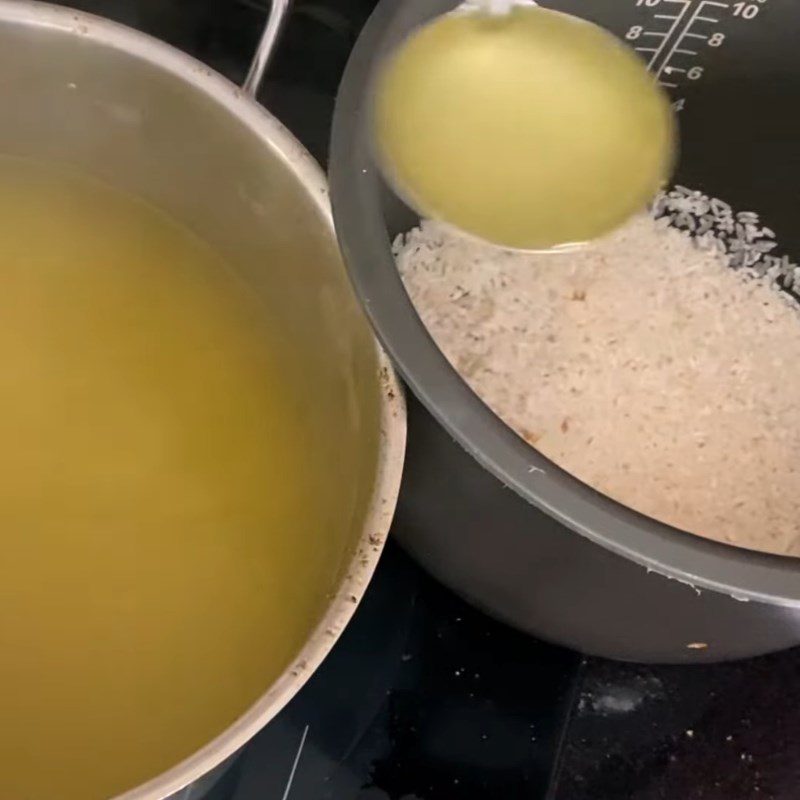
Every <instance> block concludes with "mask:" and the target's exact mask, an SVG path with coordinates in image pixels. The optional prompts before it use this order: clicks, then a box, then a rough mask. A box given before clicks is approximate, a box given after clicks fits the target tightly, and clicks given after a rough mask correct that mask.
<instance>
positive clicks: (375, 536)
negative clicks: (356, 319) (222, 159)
mask: <svg viewBox="0 0 800 800" xmlns="http://www.w3.org/2000/svg"><path fill="white" fill-rule="evenodd" d="M0 19H2V20H3V21H6V22H10V23H18V24H20V25H25V26H29V27H39V28H42V27H44V28H50V29H55V30H58V31H61V32H66V33H69V34H71V35H74V36H76V37H80V38H85V39H89V40H93V41H97V42H99V43H102V44H103V45H105V46H108V47H112V48H114V49H117V50H121V51H124V52H126V53H128V54H130V55H132V56H134V57H135V58H138V59H140V60H142V61H145V62H148V63H150V64H152V65H153V66H155V67H157V68H158V69H160V70H162V71H164V72H167V73H170V74H172V75H173V76H175V77H176V78H178V79H179V80H181V81H184V82H185V83H188V84H189V85H191V86H192V87H194V88H195V89H197V90H199V91H201V92H203V93H204V94H205V95H206V96H207V97H208V98H209V99H211V100H212V101H214V102H215V103H216V104H217V105H218V106H219V107H221V108H224V109H225V110H226V111H227V112H228V113H229V114H231V116H233V117H235V118H236V119H237V120H238V121H239V122H240V123H241V124H243V125H244V126H246V127H247V128H248V129H249V130H250V131H251V132H252V133H253V134H255V135H256V136H257V137H258V138H259V139H260V140H261V141H262V143H263V145H264V146H265V147H266V148H268V149H269V150H270V152H271V153H272V154H273V155H274V156H275V157H276V158H280V159H281V160H282V161H283V162H284V164H285V165H286V166H287V167H288V168H289V169H290V170H291V172H293V173H294V175H295V176H296V178H297V180H298V181H299V182H300V183H301V184H302V185H303V186H304V188H305V189H306V192H307V194H308V196H309V197H310V198H311V199H312V200H313V202H314V203H315V204H316V206H317V208H318V210H319V212H320V217H321V219H322V221H323V223H324V224H325V225H327V226H328V228H329V231H330V235H331V237H332V239H334V238H335V234H334V227H333V219H332V216H331V210H330V201H329V195H328V187H327V182H326V180H325V174H324V173H323V171H322V169H321V168H320V166H319V165H318V164H317V162H316V161H315V160H314V158H313V156H311V154H310V153H309V152H308V151H307V150H306V149H305V148H304V147H303V145H301V144H300V142H299V141H298V140H297V139H296V138H295V137H294V135H293V134H292V133H291V132H290V131H289V130H288V129H287V128H285V127H284V126H283V124H281V123H280V122H279V121H278V120H277V119H276V118H275V117H273V116H272V115H271V114H270V113H269V112H268V111H267V110H266V109H265V108H264V107H262V106H261V105H259V104H258V103H257V102H256V101H255V100H254V99H251V98H250V96H249V95H248V94H247V93H246V92H245V91H243V90H242V89H240V88H239V87H238V86H236V85H235V84H233V83H231V82H230V81H228V80H227V79H226V78H224V77H223V76H221V75H220V74H219V73H217V72H215V71H214V70H212V69H211V68H210V67H208V66H206V65H205V64H203V63H202V62H200V61H198V60H196V59H195V58H193V57H192V56H190V55H188V54H186V53H184V52H182V51H180V50H178V49H176V48H174V47H172V46H171V45H169V44H166V43H165V42H162V41H160V40H158V39H156V38H154V37H152V36H149V35H148V34H145V33H141V32H140V31H136V30H134V29H132V28H129V27H127V26H125V25H122V24H120V23H116V22H113V21H111V20H108V19H105V18H102V17H98V16H95V15H92V14H87V13H85V12H80V11H76V10H74V9H70V8H65V7H63V6H55V5H51V4H49V3H41V2H35V0H0ZM375 351H376V367H377V374H376V382H378V385H379V391H380V423H379V440H378V459H377V464H376V469H375V481H374V488H373V494H372V498H371V500H370V503H369V506H368V508H367V513H366V515H365V519H364V525H363V530H362V532H361V535H360V536H359V538H358V539H357V541H356V542H355V544H354V547H353V552H352V556H351V558H350V561H349V563H348V564H346V567H345V569H343V574H344V577H343V579H342V581H341V584H340V585H339V587H338V589H337V590H336V593H335V595H334V596H333V598H332V599H331V600H330V602H329V605H328V608H327V611H326V612H325V614H324V616H323V617H322V619H321V620H320V621H319V623H318V624H317V626H316V627H315V628H314V630H313V631H312V632H311V634H310V635H309V637H308V639H307V640H306V643H305V645H304V646H303V648H302V649H301V650H300V652H299V653H298V654H297V656H296V657H295V659H294V660H293V661H292V663H291V664H289V666H287V667H286V669H285V670H284V671H283V673H282V674H281V676H280V677H279V678H278V679H277V680H276V681H275V682H274V683H273V684H272V685H271V686H270V687H269V688H268V689H267V690H266V692H265V693H264V694H263V695H262V696H261V697H260V698H259V699H258V700H257V701H256V702H255V703H254V704H253V705H251V706H250V708H249V709H248V710H247V711H245V712H244V713H243V714H242V715H241V716H240V717H239V718H238V719H237V720H236V721H235V722H234V723H233V724H231V725H230V726H229V727H228V728H227V729H225V730H224V731H223V732H222V733H220V734H219V735H218V736H217V737H216V738H214V739H212V740H211V741H210V742H208V743H207V744H206V745H204V746H203V747H202V748H200V749H199V750H197V751H196V752H195V753H193V754H192V755H190V756H189V757H188V758H186V759H184V760H183V761H181V762H179V763H178V764H176V765H175V766H173V767H171V768H170V769H169V770H167V771H166V772H163V773H162V774H161V775H158V776H156V777H154V778H153V779H152V780H149V781H148V782H146V783H144V784H141V785H140V786H137V787H135V788H133V789H131V790H129V791H126V792H125V793H123V794H121V795H118V796H117V797H116V798H114V800H155V798H169V797H170V796H171V795H173V794H175V793H176V792H179V791H181V790H182V789H184V788H186V787H187V786H189V785H190V784H191V783H193V782H194V781H196V780H198V779H199V778H201V777H202V776H203V775H205V774H206V773H207V772H209V771H210V770H212V769H214V767H216V766H218V765H219V764H220V763H222V762H223V761H225V759H227V758H228V757H229V756H231V755H233V754H234V753H235V752H236V751H237V750H239V749H240V748H241V747H242V746H243V745H244V744H246V743H247V742H248V741H249V740H250V739H252V738H253V736H255V735H256V734H257V733H258V732H259V731H260V730H261V728H263V727H264V726H265V725H266V724H267V723H268V722H269V721H270V720H271V719H273V718H274V717H275V716H276V715H277V714H278V713H279V712H280V711H281V709H282V708H283V707H284V706H285V705H286V704H287V703H288V702H289V701H290V700H291V699H292V698H293V697H294V695H295V694H297V692H298V691H299V690H300V689H301V688H302V686H303V684H304V683H305V682H306V681H307V680H308V679H309V678H310V677H311V675H312V674H313V672H314V670H316V668H317V667H318V666H319V665H320V664H321V663H322V661H323V659H324V658H325V656H326V655H327V654H328V652H329V651H330V650H331V648H332V647H333V645H334V644H335V643H336V641H337V639H338V638H339V635H340V634H341V633H342V631H343V630H344V628H345V626H346V625H347V623H348V622H349V621H350V619H351V617H352V616H353V614H354V613H355V610H356V608H357V607H358V603H359V602H360V600H361V598H362V597H363V594H364V592H365V590H366V588H367V585H368V583H369V581H370V579H371V577H372V575H373V573H374V571H375V567H376V566H377V563H378V559H379V558H380V555H381V552H382V551H383V546H384V544H385V541H386V537H387V535H388V532H389V527H390V524H391V521H392V517H393V515H394V510H395V506H396V503H397V495H398V493H399V489H400V478H401V475H402V470H403V461H404V457H405V442H406V414H405V399H404V395H403V391H402V389H401V387H400V384H399V382H398V380H397V377H396V375H395V372H394V369H393V367H392V365H391V364H390V362H389V360H388V359H387V358H386V355H385V354H384V352H383V351H382V349H381V348H380V346H379V345H378V343H377V341H376V343H375Z"/></svg>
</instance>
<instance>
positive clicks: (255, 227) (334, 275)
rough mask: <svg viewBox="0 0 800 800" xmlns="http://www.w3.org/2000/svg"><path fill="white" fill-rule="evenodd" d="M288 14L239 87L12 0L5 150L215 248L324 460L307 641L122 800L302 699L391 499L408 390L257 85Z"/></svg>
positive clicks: (209, 761) (301, 157) (186, 771)
mask: <svg viewBox="0 0 800 800" xmlns="http://www.w3.org/2000/svg"><path fill="white" fill-rule="evenodd" d="M285 9H286V2H285V0H278V2H277V3H276V5H275V7H274V8H273V10H272V13H271V15H270V19H269V22H268V25H267V29H266V31H265V33H264V37H263V39H262V43H261V46H260V47H259V51H258V54H257V57H256V60H255V62H254V66H253V69H252V70H251V74H250V76H249V78H248V81H247V83H246V89H245V90H242V89H239V88H238V87H236V86H233V85H232V84H230V83H229V82H228V81H226V80H225V79H223V78H222V77H220V76H219V75H217V74H215V73H213V72H212V71H211V70H209V69H208V68H207V67H205V66H204V65H203V64H201V63H198V62H197V61H195V60H193V59H192V58H189V57H188V56H186V55H184V54H182V53H180V52H178V51H176V50H174V49H172V48H171V47H169V46H167V45H165V44H162V43H161V42H158V41H156V40H154V39H151V38H149V37H147V36H145V35H142V34H140V33H137V32H135V31H132V30H129V29H127V28H124V27H121V26H119V25H116V24H113V23H110V22H108V21H105V20H102V19H98V18H95V17H90V16H87V15H84V14H79V13H76V12H73V11H70V10H68V9H65V8H59V7H55V6H50V5H44V4H38V3H30V2H21V1H20V0H0V107H2V109H3V117H2V122H0V153H11V154H17V155H21V156H32V157H36V158H40V159H54V160H58V161H62V162H68V163H70V164H73V165H75V166H77V167H78V168H80V169H82V170H85V171H86V172H88V173H91V174H93V175H96V176H98V177H100V178H102V179H104V180H106V181H108V182H110V183H112V184H114V185H115V186H118V187H120V188H123V189H125V190H127V191H129V192H131V193H133V194H136V195H139V196H141V197H143V198H146V199H147V200H149V201H150V202H152V203H153V204H155V205H157V206H159V207H160V208H162V209H164V210H165V211H166V212H167V213H168V214H170V215H171V216H172V217H174V218H175V219H177V220H179V221H181V222H183V223H184V224H185V225H187V226H189V227H190V228H191V229H193V230H195V231H196V232H197V233H198V234H199V235H200V236H201V237H202V238H203V239H205V240H206V241H208V242H209V243H211V244H212V245H213V246H215V247H216V248H217V249H218V250H219V251H220V252H221V253H222V255H223V256H224V257H225V258H226V260H227V262H228V263H229V265H230V266H231V267H232V268H235V269H236V270H237V271H238V273H239V277H240V278H241V279H242V280H243V281H245V282H246V283H247V284H248V285H249V286H250V287H251V288H252V290H253V291H254V292H257V293H258V294H259V296H260V299H261V302H262V305H263V307H264V309H265V311H266V312H267V313H269V315H270V320H271V322H270V324H271V325H272V327H273V328H274V327H275V326H276V325H278V326H280V327H279V330H280V331H281V333H282V335H283V336H284V337H285V339H286V341H287V342H291V343H292V348H293V353H294V356H295V366H296V369H295V374H287V375H286V379H287V380H291V381H296V382H297V385H298V386H299V387H301V388H302V389H303V393H304V397H305V398H307V402H306V403H305V404H304V407H303V413H304V414H305V416H306V419H307V424H308V426H309V429H310V430H311V432H313V437H314V438H313V441H314V443H315V448H316V451H315V453H314V458H316V459H322V460H323V463H329V464H330V486H329V487H328V490H326V496H329V497H330V504H331V508H330V517H331V518H332V519H334V520H336V522H335V524H333V525H332V528H331V531H330V537H329V539H328V538H326V546H328V545H329V546H330V572H329V574H328V575H324V576H321V580H322V582H323V584H324V585H325V588H326V589H327V593H326V594H325V598H324V599H323V600H322V601H321V604H320V608H319V615H318V619H317V622H316V625H315V626H314V627H313V629H309V630H308V634H307V639H306V641H305V644H304V646H303V647H302V649H301V650H300V652H298V653H297V654H296V658H295V659H294V661H293V663H292V664H291V665H290V666H289V667H288V668H287V669H286V671H285V672H284V673H283V674H282V675H281V677H280V678H279V679H278V680H277V681H276V682H275V683H274V684H273V685H272V686H265V687H264V690H265V691H264V695H263V696H262V697H261V698H260V699H259V700H258V701H257V702H256V703H255V704H254V705H253V706H252V707H251V708H250V709H248V710H247V711H246V712H245V713H244V714H243V715H242V716H241V717H240V718H239V719H238V720H237V721H236V722H235V723H234V724H233V725H232V726H231V727H230V728H229V729H228V730H226V731H224V732H220V735H219V736H218V737H217V738H216V739H215V740H214V741H212V742H209V743H208V744H207V745H206V746H205V747H204V748H202V749H201V750H200V751H199V752H197V753H195V754H194V755H192V756H191V757H190V758H187V759H186V760H185V761H184V762H182V763H180V764H177V765H176V766H175V767H173V768H172V769H170V770H169V771H168V772H166V773H164V774H163V775H161V776H158V777H155V776H154V778H153V780H152V781H150V782H149V783H147V784H145V785H143V786H140V787H138V788H133V789H131V791H128V792H126V793H125V794H124V795H122V796H121V797H122V798H124V800H143V798H166V797H170V796H173V795H174V796H175V797H176V798H179V797H180V798H188V797H192V798H195V797H200V796H201V794H200V792H201V787H199V786H198V788H197V789H187V788H186V787H188V786H189V784H191V783H192V782H194V781H196V780H197V779H199V778H201V776H203V775H205V774H206V773H209V771H211V770H213V769H214V768H216V767H218V765H220V764H222V762H224V760H225V759H227V758H228V757H230V756H231V755H232V754H233V753H235V752H236V751H237V750H238V749H239V748H240V747H241V746H242V745H243V744H244V743H245V742H246V741H247V740H248V739H249V738H251V737H252V736H253V735H254V734H255V733H256V732H257V731H258V730H259V729H260V728H261V727H262V726H263V725H265V724H266V723H267V722H268V721H269V720H270V719H271V718H272V717H273V716H275V714H277V713H278V711H280V709H281V708H282V707H283V706H284V705H285V704H286V703H287V702H288V701H289V700H290V699H291V697H292V696H293V695H294V694H295V693H296V692H297V691H298V689H299V688H300V687H301V686H302V684H303V683H304V682H305V680H306V678H307V677H308V676H309V674H310V673H311V672H313V670H314V669H315V668H316V667H317V666H318V664H319V663H320V662H321V660H322V659H323V658H324V656H325V654H326V653H327V652H328V651H329V650H330V648H331V647H332V645H333V644H334V642H335V641H336V639H337V637H338V636H339V634H340V632H341V631H342V629H343V627H344V626H345V625H346V623H347V622H348V620H349V619H350V617H351V615H352V614H353V611H354V610H355V607H356V604H357V602H358V600H359V599H360V597H361V595H362V593H363V591H364V589H365V587H366V585H367V582H368V581H369V579H370V576H371V575H372V572H373V569H374V567H375V564H376V561H377V559H378V557H379V555H380V552H381V549H382V546H383V541H384V538H385V536H386V533H387V531H388V528H389V524H390V521H391V518H392V514H393V511H394V505H395V500H396V497H397V491H398V486H399V481H400V473H401V469H402V462H403V454H404V445H405V409H404V405H403V398H402V394H401V392H400V390H399V388H398V386H397V383H396V382H395V378H394V375H393V372H392V369H391V367H390V366H389V365H388V364H387V362H386V361H385V359H384V356H383V355H382V354H381V352H380V351H379V348H378V347H377V346H376V344H375V341H374V339H373V337H372V334H371V331H370V330H369V327H368V325H367V324H366V322H365V320H364V319H363V317H362V314H361V311H360V309H359V308H358V304H357V302H356V300H355V297H354V295H353V292H352V290H351V288H350V285H349V283H348V281H347V278H346V275H345V272H344V270H343V268H342V266H341V262H340V256H339V250H338V247H337V244H336V239H335V237H334V233H333V225H332V221H331V217H330V212H329V205H328V195H327V188H326V184H325V180H324V176H323V174H322V173H321V171H320V169H319V167H318V166H317V164H316V163H315V162H314V161H313V159H312V158H311V156H310V155H309V154H308V153H307V152H306V151H305V150H304V149H303V147H302V146H301V145H300V144H299V143H298V142H297V141H296V140H295V139H294V138H293V136H292V135H291V134H290V133H289V132H288V131H287V130H286V129H285V128H284V127H283V126H282V125H281V124H280V123H279V122H278V121H277V120H276V119H275V118H274V117H272V116H270V114H269V113H267V112H266V111H265V110H264V109H263V108H261V107H260V106H259V105H258V104H257V103H256V102H255V100H254V98H253V96H252V92H254V91H255V88H256V87H257V85H258V81H259V79H260V75H261V73H262V72H263V68H264V66H265V64H266V61H267V60H268V57H269V53H270V50H271V46H272V43H273V42H274V40H275V36H276V35H277V32H278V30H279V28H280V24H281V21H282V17H283V13H284V12H285ZM331 420H333V421H334V422H335V424H331ZM54 668H55V667H54ZM198 702H202V698H198ZM109 733H111V734H112V735H113V732H109ZM176 793H179V794H176Z"/></svg>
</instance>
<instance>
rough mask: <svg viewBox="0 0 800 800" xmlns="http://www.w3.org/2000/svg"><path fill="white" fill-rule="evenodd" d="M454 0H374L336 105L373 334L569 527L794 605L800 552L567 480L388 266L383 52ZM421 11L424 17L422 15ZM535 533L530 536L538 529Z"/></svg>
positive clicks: (342, 210) (690, 580)
mask: <svg viewBox="0 0 800 800" xmlns="http://www.w3.org/2000/svg"><path fill="white" fill-rule="evenodd" d="M453 5H454V2H453V0H433V2H430V3H428V4H426V5H425V7H424V10H423V11H422V13H421V12H420V5H419V4H416V5H415V6H414V4H406V5H405V6H403V4H396V3H389V2H387V1H386V0H384V2H381V3H379V4H378V6H377V8H376V9H375V11H374V12H373V13H372V16H371V17H370V19H369V20H368V22H367V24H366V26H365V27H364V29H363V30H362V32H361V35H360V36H359V38H358V40H357V42H356V44H355V47H354V48H353V50H352V52H351V54H350V58H349V61H348V63H347V66H346V68H345V72H344V76H343V78H342V82H341V85H340V87H339V94H338V97H337V102H336V109H335V112H334V120H333V132H332V139H331V158H330V167H329V176H328V177H329V181H330V186H331V198H332V202H333V214H334V221H335V223H336V231H337V235H338V236H339V244H340V246H341V249H342V252H343V253H344V256H345V264H346V266H347V269H348V271H349V273H350V278H351V280H352V281H353V284H354V286H355V287H356V291H357V293H358V295H359V297H360V299H361V302H362V304H363V306H364V308H365V310H366V312H367V315H368V316H369V318H370V321H371V322H372V325H373V328H374V330H375V332H376V334H377V336H378V339H379V340H380V341H381V343H382V344H383V346H384V348H385V350H386V351H387V353H388V354H389V355H390V357H391V358H392V361H393V363H394V364H395V366H396V367H397V369H398V370H399V372H400V373H401V375H402V376H403V378H404V380H405V382H406V383H407V384H408V386H409V387H410V388H411V390H412V391H413V393H414V394H415V395H416V397H417V398H418V399H419V400H420V402H421V403H422V404H423V405H424V406H425V407H426V408H427V410H428V411H429V412H430V413H431V414H432V415H433V416H434V417H435V418H436V420H437V421H438V422H439V423H440V424H441V425H443V426H444V428H445V429H446V430H447V431H448V433H450V434H451V435H452V436H453V438H454V439H455V440H456V441H458V442H459V444H460V445H461V446H462V447H463V448H464V449H465V450H466V451H467V452H468V453H470V454H471V455H472V456H473V457H474V458H475V459H476V460H477V461H478V462H479V463H480V464H481V465H482V466H483V467H484V468H485V469H487V470H488V471H489V472H491V473H492V474H493V475H494V476H495V477H496V478H497V479H498V480H500V481H501V482H502V483H503V484H504V485H505V486H507V487H509V488H511V489H513V490H514V491H515V492H516V493H517V494H519V495H520V496H521V497H522V498H524V499H525V500H527V501H528V502H530V503H531V504H533V505H534V506H536V507H537V508H538V509H540V510H541V511H544V512H545V513H546V514H548V515H549V516H550V517H552V518H554V519H556V520H557V521H558V522H560V523H561V524H563V525H565V526H566V527H568V528H569V529H571V530H572V531H575V532H576V533H579V534H580V535H582V536H585V537H586V538H587V539H589V540H590V541H592V542H595V543H596V544H598V545H600V546H602V547H604V548H606V549H607V550H610V551H611V552H613V553H616V554H618V555H620V556H623V557H624V558H626V559H629V560H630V561H633V562H635V563H637V564H639V565H641V566H642V567H644V568H645V569H647V570H648V571H653V572H657V573H659V574H660V575H663V576H665V577H667V578H672V579H674V580H678V581H681V582H683V583H686V584H688V585H689V586H691V587H693V588H694V589H695V590H696V591H697V592H698V593H699V592H700V591H701V590H706V589H708V590H713V591H716V592H721V593H724V594H727V595H730V596H731V597H733V598H734V599H737V600H742V601H758V602H765V603H770V604H774V605H781V606H786V607H790V608H800V559H798V558H793V557H789V556H780V555H773V554H768V553H762V552H757V551H753V550H746V549H742V548H738V547H735V546H732V545H727V544H723V543H720V542H715V541H711V540H708V539H704V538H701V537H699V536H697V535H694V534H690V533H686V532H683V531H678V530H677V529H675V528H672V527H670V526H668V525H665V524H663V523H660V522H657V521H656V520H653V519H651V518H648V517H645V516H644V515H642V514H639V513H638V512H636V511H633V510H632V509H630V508H628V507H626V506H624V505H622V504H620V503H617V502H616V501H614V500H611V499H610V498H608V497H606V496H604V495H602V494H600V493H599V492H597V491H596V490H594V489H592V488H591V487H589V486H587V485H586V484H584V483H582V482H581V481H579V480H578V479H577V478H574V477H572V476H571V475H569V474H568V473H567V472H565V471H564V470H562V469H561V468H560V467H558V466H557V465H556V464H554V463H553V462H552V461H550V460H549V459H547V458H545V457H544V456H542V455H541V454H540V453H539V452H538V451H537V450H535V449H534V448H533V447H531V446H530V445H528V444H527V443H526V442H524V441H523V440H522V439H521V438H519V437H518V436H517V435H516V434H515V433H514V432H513V431H512V430H511V429H510V428H509V427H508V426H507V425H506V424H505V423H504V422H503V421H502V420H501V419H500V418H499V417H498V416H496V415H495V414H494V412H493V411H491V409H490V408H489V407H488V406H486V405H485V404H484V403H483V402H482V401H481V400H480V398H479V397H478V396H477V395H476V394H475V393H474V392H473V391H472V389H471V388H470V387H469V386H468V384H467V383H466V382H465V381H464V380H463V379H462V378H461V377H460V376H459V375H458V373H457V372H456V370H455V369H454V368H453V367H452V366H451V365H450V363H449V362H448V361H447V359H446V358H445V356H444V355H443V354H442V353H441V351H440V350H439V349H438V347H437V346H436V344H435V342H434V340H433V339H432V337H431V336H430V335H429V334H428V332H427V329H426V328H425V326H424V324H423V322H422V321H421V319H420V318H419V316H418V315H417V312H416V310H415V309H414V306H413V304H412V302H411V300H410V299H409V297H408V294H407V293H406V291H405V288H404V286H403V283H402V280H401V279H400V276H399V274H398V272H397V269H396V267H395V263H394V258H393V255H392V249H391V241H390V239H389V235H388V232H387V230H386V225H385V221H384V218H383V199H384V198H383V192H384V191H385V190H384V188H383V183H382V180H381V178H380V174H379V171H378V169H377V167H376V164H375V162H374V161H373V159H372V157H371V155H372V147H371V143H370V137H369V127H368V120H369V110H370V109H369V97H370V88H371V80H372V75H373V74H374V71H375V69H376V67H377V64H378V61H379V59H380V58H381V55H382V53H383V52H384V51H385V49H386V48H387V47H388V44H389V43H390V42H392V41H396V40H398V39H399V38H400V37H401V36H403V35H405V34H406V33H407V31H409V30H410V29H411V28H412V27H415V26H416V25H419V24H420V23H422V22H423V21H424V19H425V18H428V17H432V16H434V15H436V14H437V13H443V12H445V11H448V10H450V9H451V8H452V6H453ZM422 14H424V15H425V16H424V18H423V16H422ZM535 534H536V532H535V530H533V529H532V530H531V535H534V536H535Z"/></svg>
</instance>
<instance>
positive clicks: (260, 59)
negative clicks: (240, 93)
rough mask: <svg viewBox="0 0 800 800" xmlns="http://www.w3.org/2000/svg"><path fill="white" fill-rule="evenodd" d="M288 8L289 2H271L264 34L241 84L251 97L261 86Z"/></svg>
mask: <svg viewBox="0 0 800 800" xmlns="http://www.w3.org/2000/svg"><path fill="white" fill-rule="evenodd" d="M290 6H291V0H272V4H271V5H270V9H269V15H268V16H267V24H266V25H265V26H264V32H263V33H262V34H261V39H260V41H259V43H258V47H256V52H255V54H254V55H253V60H252V61H251V62H250V69H249V70H248V71H247V77H246V78H245V79H244V83H243V84H242V89H243V90H244V91H245V92H247V94H249V95H250V96H251V97H255V96H256V94H257V92H258V89H259V87H260V86H261V81H262V79H263V78H264V72H265V71H266V69H267V65H268V64H269V61H270V59H271V58H272V55H273V53H274V51H275V45H276V44H277V42H278V36H280V33H281V30H282V29H283V25H284V23H285V22H286V18H287V17H288V16H289V7H290Z"/></svg>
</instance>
